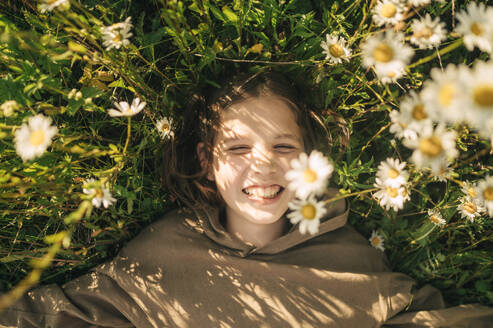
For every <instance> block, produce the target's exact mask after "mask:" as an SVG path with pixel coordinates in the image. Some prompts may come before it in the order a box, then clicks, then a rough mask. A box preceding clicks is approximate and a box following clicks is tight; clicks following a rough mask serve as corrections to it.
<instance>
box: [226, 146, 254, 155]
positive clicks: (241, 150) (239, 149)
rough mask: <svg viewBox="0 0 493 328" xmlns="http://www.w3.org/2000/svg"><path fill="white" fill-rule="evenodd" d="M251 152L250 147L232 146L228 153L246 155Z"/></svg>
mask: <svg viewBox="0 0 493 328" xmlns="http://www.w3.org/2000/svg"><path fill="white" fill-rule="evenodd" d="M249 151H250V147H249V146H246V145H238V146H232V147H229V148H228V152H230V153H232V154H239V155H241V154H246V153H247V152H249Z"/></svg>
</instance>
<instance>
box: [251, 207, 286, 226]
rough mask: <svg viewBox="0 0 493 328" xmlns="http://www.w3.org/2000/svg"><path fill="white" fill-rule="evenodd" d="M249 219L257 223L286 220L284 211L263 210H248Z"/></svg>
mask: <svg viewBox="0 0 493 328" xmlns="http://www.w3.org/2000/svg"><path fill="white" fill-rule="evenodd" d="M246 214H247V215H248V216H247V220H248V221H250V222H252V223H256V224H273V223H276V222H277V221H279V220H284V216H283V214H284V212H282V213H265V212H263V211H258V210H257V211H246Z"/></svg>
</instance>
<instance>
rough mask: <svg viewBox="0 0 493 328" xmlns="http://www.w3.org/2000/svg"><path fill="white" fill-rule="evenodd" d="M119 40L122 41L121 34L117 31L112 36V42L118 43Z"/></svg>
mask: <svg viewBox="0 0 493 328" xmlns="http://www.w3.org/2000/svg"><path fill="white" fill-rule="evenodd" d="M121 41H122V36H121V35H120V33H117V34H116V35H115V37H114V38H113V42H114V43H119V42H121Z"/></svg>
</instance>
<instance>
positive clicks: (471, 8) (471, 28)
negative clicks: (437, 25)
mask: <svg viewBox="0 0 493 328" xmlns="http://www.w3.org/2000/svg"><path fill="white" fill-rule="evenodd" d="M492 11H493V10H492V9H491V7H486V6H485V5H484V3H477V2H475V1H471V2H470V3H469V4H468V5H467V9H466V10H461V11H460V12H459V13H457V19H458V20H459V24H457V28H456V29H455V30H456V31H457V33H460V34H462V35H463V36H464V44H465V46H466V48H467V49H468V50H469V51H472V50H473V49H474V46H476V47H478V48H479V49H481V50H482V51H486V52H491V50H492V45H491V33H492V29H493V26H492V21H493V12H492Z"/></svg>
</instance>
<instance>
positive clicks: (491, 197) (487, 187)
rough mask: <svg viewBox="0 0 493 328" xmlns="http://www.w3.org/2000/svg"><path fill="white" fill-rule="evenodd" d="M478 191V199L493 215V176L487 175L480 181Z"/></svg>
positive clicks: (489, 213) (491, 215) (490, 214)
mask: <svg viewBox="0 0 493 328" xmlns="http://www.w3.org/2000/svg"><path fill="white" fill-rule="evenodd" d="M476 192H477V193H478V199H479V200H480V201H481V203H482V204H483V205H484V206H485V207H486V209H487V210H488V215H489V216H490V217H493V176H487V177H486V178H484V180H481V181H479V182H478V186H477V187H476Z"/></svg>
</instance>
